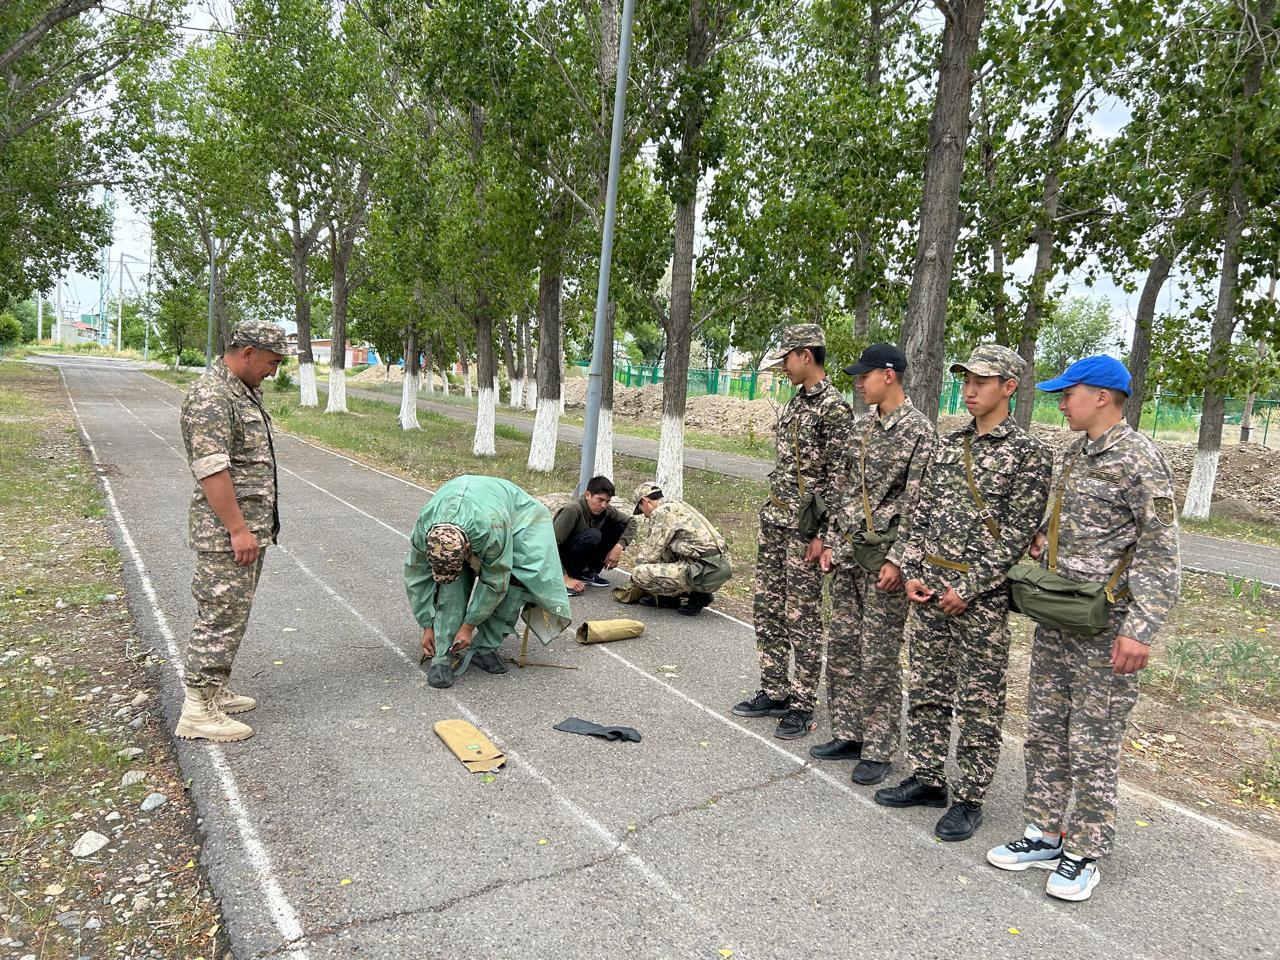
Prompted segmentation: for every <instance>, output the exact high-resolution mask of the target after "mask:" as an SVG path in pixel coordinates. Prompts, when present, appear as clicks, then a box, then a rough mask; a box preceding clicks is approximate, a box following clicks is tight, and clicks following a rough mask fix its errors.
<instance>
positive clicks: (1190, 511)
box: [1182, 450, 1222, 520]
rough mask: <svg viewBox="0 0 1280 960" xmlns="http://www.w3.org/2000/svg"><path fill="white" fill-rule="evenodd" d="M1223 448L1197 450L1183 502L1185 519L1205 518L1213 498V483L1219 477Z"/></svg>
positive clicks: (1183, 516)
mask: <svg viewBox="0 0 1280 960" xmlns="http://www.w3.org/2000/svg"><path fill="white" fill-rule="evenodd" d="M1221 455H1222V451H1221V450H1197V451H1196V459H1195V463H1193V464H1192V466H1191V479H1190V480H1189V481H1187V499H1186V500H1184V501H1183V503H1182V519H1183V520H1205V519H1207V518H1208V516H1209V507H1210V505H1211V502H1212V500H1213V485H1214V483H1215V482H1216V481H1217V479H1218V458H1219V457H1220V456H1221Z"/></svg>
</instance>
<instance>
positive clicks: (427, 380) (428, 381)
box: [418, 367, 436, 393]
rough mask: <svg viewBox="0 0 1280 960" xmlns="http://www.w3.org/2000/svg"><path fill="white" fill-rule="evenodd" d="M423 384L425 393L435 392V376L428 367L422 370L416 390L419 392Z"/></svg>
mask: <svg viewBox="0 0 1280 960" xmlns="http://www.w3.org/2000/svg"><path fill="white" fill-rule="evenodd" d="M424 384H425V385H426V388H427V393H435V392H436V374H435V371H434V370H432V369H431V368H430V367H425V368H423V371H422V383H420V384H418V389H419V390H421V389H422V387H423V385H424Z"/></svg>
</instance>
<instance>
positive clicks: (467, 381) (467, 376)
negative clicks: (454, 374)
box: [462, 366, 471, 400]
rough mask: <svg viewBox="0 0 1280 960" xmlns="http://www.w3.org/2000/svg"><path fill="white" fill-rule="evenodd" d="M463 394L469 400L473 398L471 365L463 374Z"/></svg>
mask: <svg viewBox="0 0 1280 960" xmlns="http://www.w3.org/2000/svg"><path fill="white" fill-rule="evenodd" d="M462 384H463V387H462V390H463V393H462V395H463V396H464V397H466V398H467V399H468V400H470V399H471V367H469V366H468V367H467V370H466V372H465V373H464V374H463V375H462Z"/></svg>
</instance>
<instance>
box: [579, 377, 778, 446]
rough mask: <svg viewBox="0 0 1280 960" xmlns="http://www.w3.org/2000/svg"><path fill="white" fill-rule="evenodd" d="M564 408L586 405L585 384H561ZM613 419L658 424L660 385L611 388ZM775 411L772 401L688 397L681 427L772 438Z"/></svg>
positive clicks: (583, 379) (660, 409) (776, 408)
mask: <svg viewBox="0 0 1280 960" xmlns="http://www.w3.org/2000/svg"><path fill="white" fill-rule="evenodd" d="M563 390H564V402H565V408H566V409H569V410H574V409H577V410H581V409H582V408H583V407H584V406H585V405H586V398H587V380H586V378H585V377H571V378H569V379H567V380H565V382H564V386H563ZM613 415H614V417H615V418H616V419H618V420H633V421H636V422H639V423H653V424H658V423H661V422H662V384H660V383H659V384H652V385H650V386H647V387H621V386H618V385H617V384H614V387H613ZM777 419H778V407H777V404H775V403H774V401H772V400H768V399H761V400H750V401H748V400H740V399H738V398H737V397H722V396H716V395H712V396H701V397H690V398H689V399H688V401H686V403H685V417H684V425H685V427H686V428H687V429H689V430H699V431H701V432H703V433H716V434H719V435H720V436H724V437H734V436H744V437H745V436H748V435H754V436H756V437H760V438H770V437H772V436H773V425H774V423H775V422H776V421H777Z"/></svg>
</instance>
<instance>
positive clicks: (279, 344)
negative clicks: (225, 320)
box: [231, 320, 292, 357]
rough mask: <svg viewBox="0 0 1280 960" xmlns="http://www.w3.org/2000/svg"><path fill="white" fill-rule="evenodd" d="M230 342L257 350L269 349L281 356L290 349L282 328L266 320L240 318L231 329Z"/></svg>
mask: <svg viewBox="0 0 1280 960" xmlns="http://www.w3.org/2000/svg"><path fill="white" fill-rule="evenodd" d="M231 342H232V343H244V344H247V345H249V346H251V347H257V348H258V349H259V350H270V351H271V352H272V353H278V354H280V356H282V357H287V356H288V355H289V354H290V353H292V351H291V350H290V349H289V341H288V340H286V339H285V335H284V328H283V327H281V326H279V325H278V324H274V323H269V322H267V321H266V320H241V321H240V322H239V323H237V324H236V325H235V327H234V328H233V329H232V331H231Z"/></svg>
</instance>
